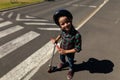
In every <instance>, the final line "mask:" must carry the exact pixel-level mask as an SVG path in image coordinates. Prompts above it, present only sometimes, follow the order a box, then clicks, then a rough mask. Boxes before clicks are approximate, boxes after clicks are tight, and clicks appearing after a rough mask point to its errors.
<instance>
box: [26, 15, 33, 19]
mask: <svg viewBox="0 0 120 80" xmlns="http://www.w3.org/2000/svg"><path fill="white" fill-rule="evenodd" d="M25 17H26V18H35V17H33V16H28V15H26V16H25Z"/></svg>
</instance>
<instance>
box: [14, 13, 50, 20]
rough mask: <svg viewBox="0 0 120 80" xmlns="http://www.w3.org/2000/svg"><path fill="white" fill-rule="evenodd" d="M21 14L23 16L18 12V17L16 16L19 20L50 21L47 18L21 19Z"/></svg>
mask: <svg viewBox="0 0 120 80" xmlns="http://www.w3.org/2000/svg"><path fill="white" fill-rule="evenodd" d="M20 16H21V15H20V14H17V17H16V20H17V21H48V20H45V19H21V18H20Z"/></svg>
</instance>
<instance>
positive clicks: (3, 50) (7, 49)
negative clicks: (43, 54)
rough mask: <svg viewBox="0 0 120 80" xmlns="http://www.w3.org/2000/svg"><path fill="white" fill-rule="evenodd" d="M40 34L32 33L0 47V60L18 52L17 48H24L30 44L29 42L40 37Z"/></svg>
mask: <svg viewBox="0 0 120 80" xmlns="http://www.w3.org/2000/svg"><path fill="white" fill-rule="evenodd" d="M39 35H40V34H38V33H36V32H33V31H30V32H28V33H26V34H24V35H22V36H20V37H18V38H16V39H14V40H12V41H9V42H8V43H6V44H4V45H2V46H0V58H2V57H4V56H6V55H7V54H9V53H11V52H12V51H14V50H16V49H17V48H19V47H21V46H23V45H24V44H26V43H28V42H29V41H31V40H33V39H34V38H36V37H38V36H39Z"/></svg>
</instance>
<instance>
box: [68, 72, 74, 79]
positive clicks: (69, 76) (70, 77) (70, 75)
mask: <svg viewBox="0 0 120 80" xmlns="http://www.w3.org/2000/svg"><path fill="white" fill-rule="evenodd" d="M73 74H74V72H73V71H72V70H70V71H69V72H68V74H67V79H68V80H71V79H72V78H73Z"/></svg>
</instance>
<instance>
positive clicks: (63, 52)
mask: <svg viewBox="0 0 120 80" xmlns="http://www.w3.org/2000/svg"><path fill="white" fill-rule="evenodd" d="M56 48H57V50H58V52H59V53H60V54H65V50H64V49H62V48H60V47H59V46H58V45H57V44H56Z"/></svg>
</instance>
